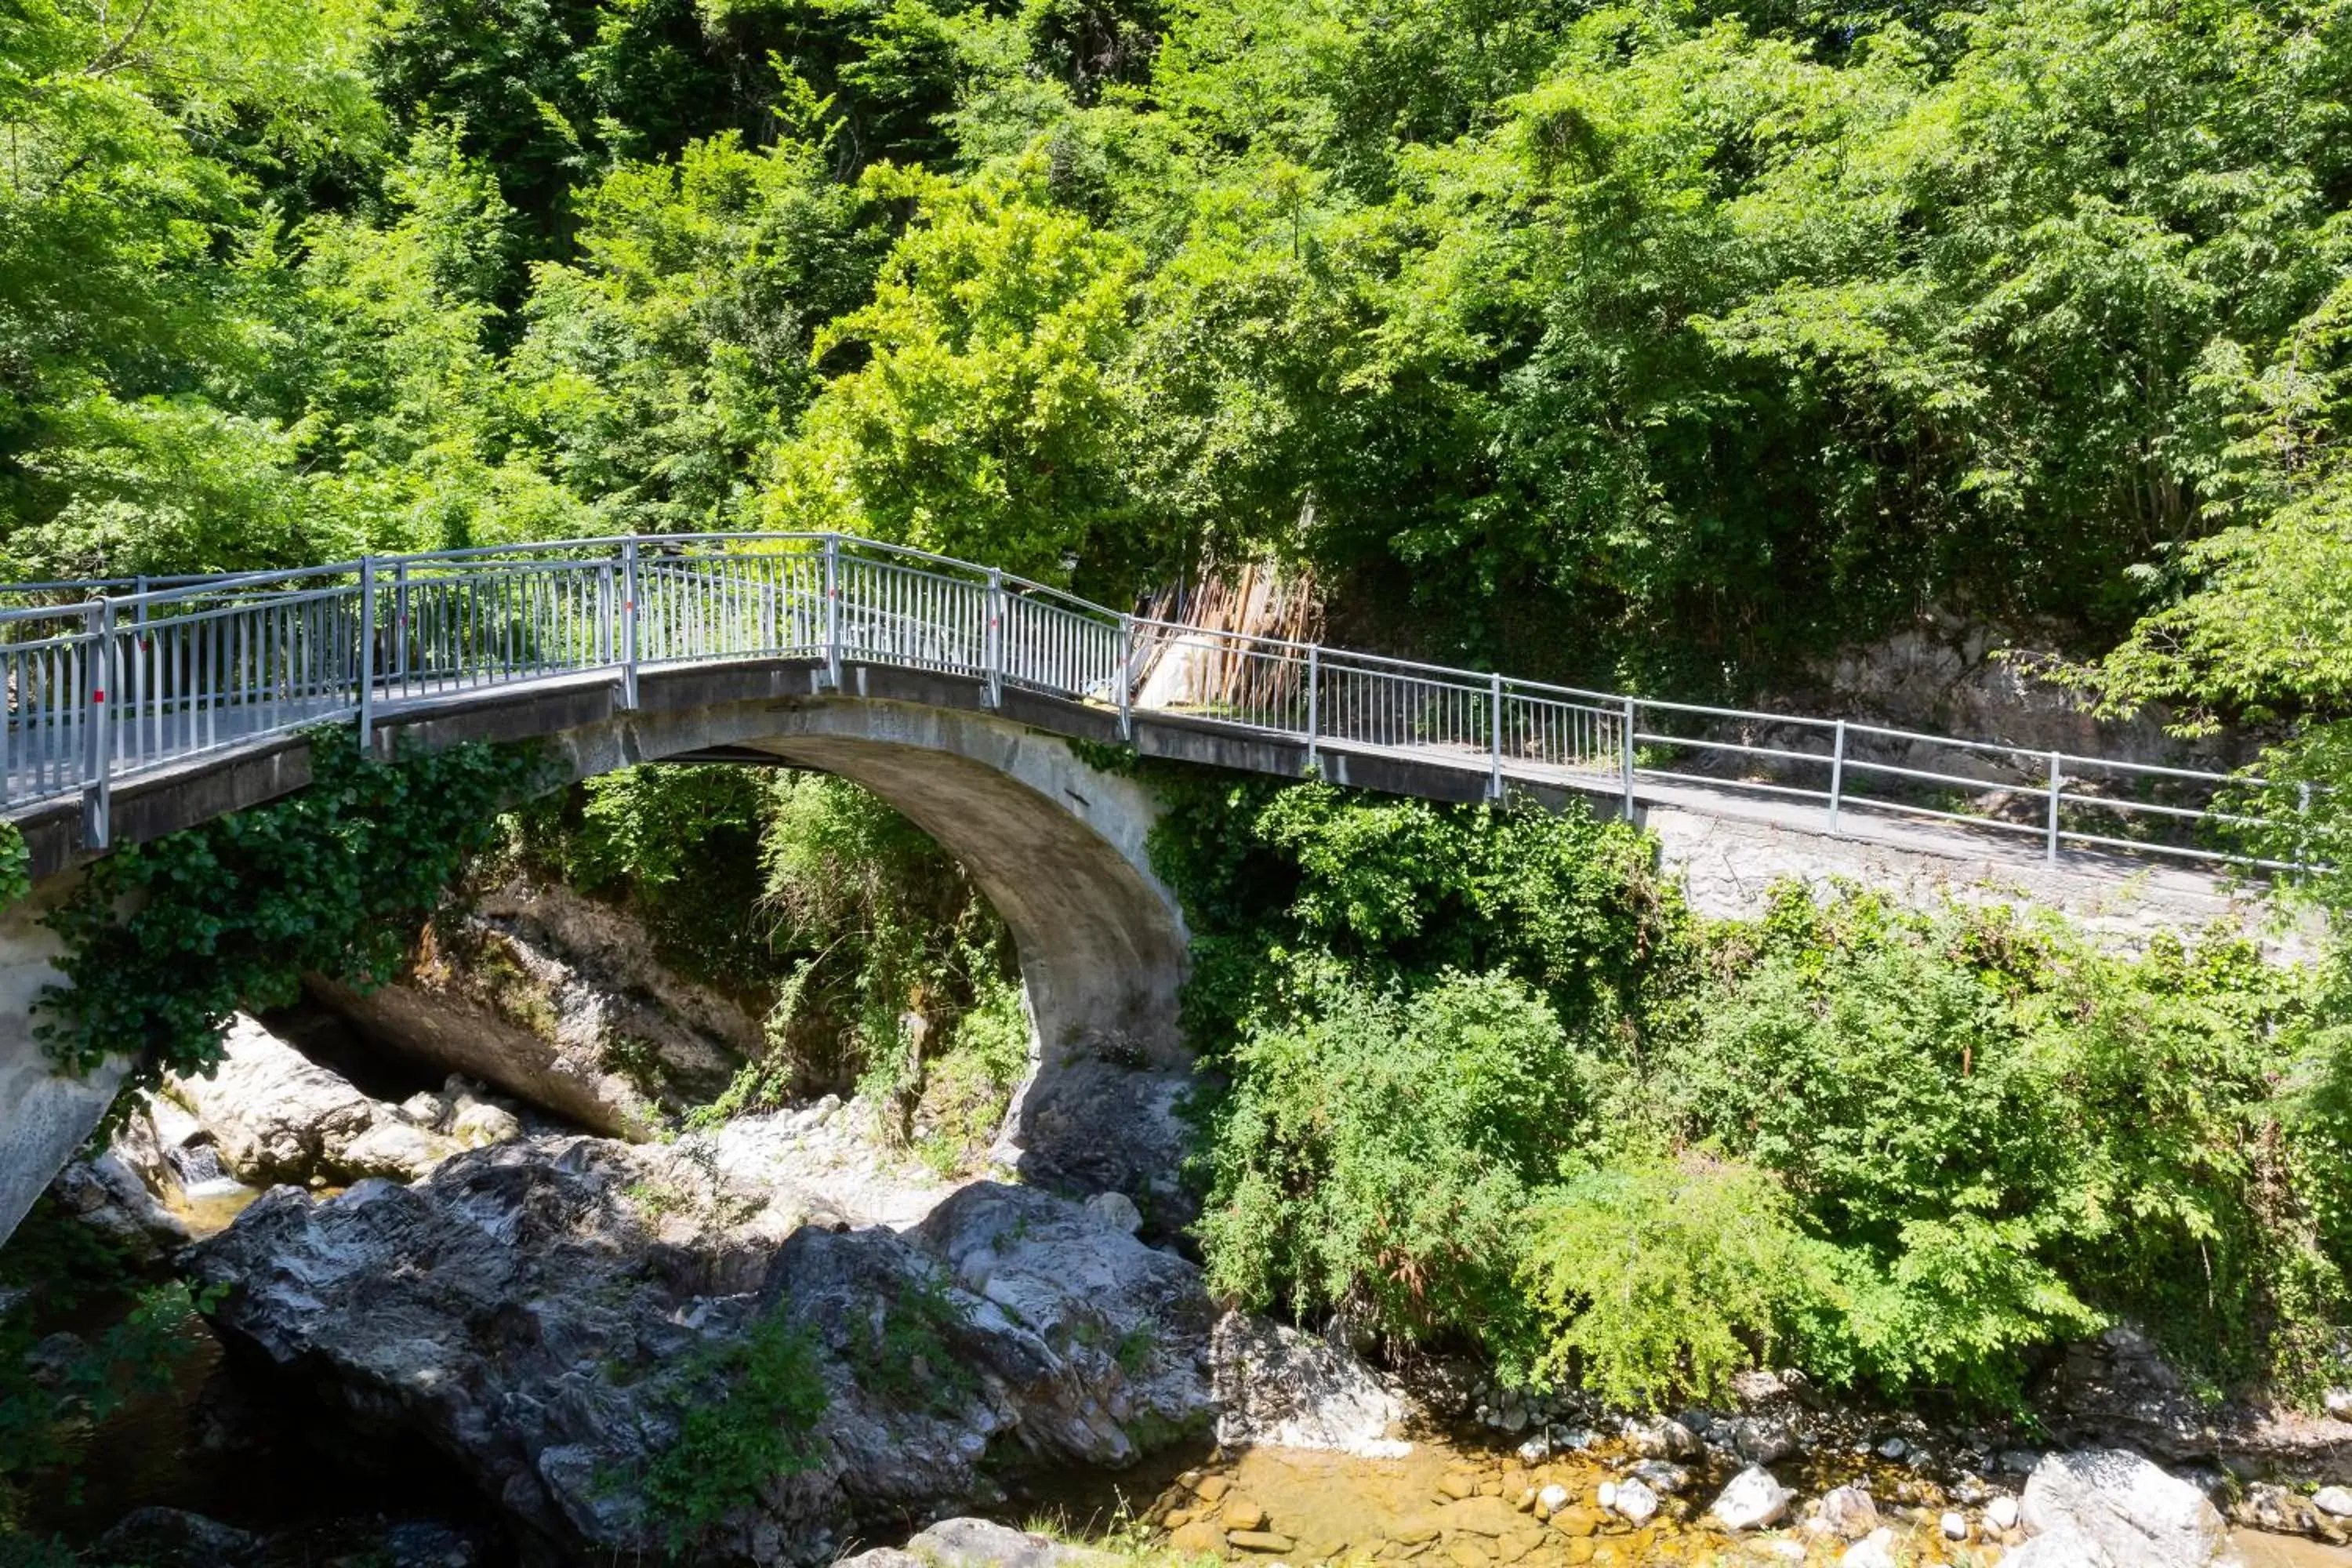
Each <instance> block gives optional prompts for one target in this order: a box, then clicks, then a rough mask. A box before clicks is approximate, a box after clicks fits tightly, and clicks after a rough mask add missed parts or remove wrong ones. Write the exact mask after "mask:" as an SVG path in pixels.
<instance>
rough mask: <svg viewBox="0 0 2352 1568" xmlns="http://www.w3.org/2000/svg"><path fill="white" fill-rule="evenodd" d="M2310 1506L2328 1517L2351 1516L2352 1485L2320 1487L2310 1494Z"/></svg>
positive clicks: (2342, 1517) (2340, 1517)
mask: <svg viewBox="0 0 2352 1568" xmlns="http://www.w3.org/2000/svg"><path fill="white" fill-rule="evenodd" d="M2311 1506H2312V1507H2314V1508H2315V1509H2317V1510H2319V1511H2320V1512H2322V1513H2324V1514H2326V1515H2328V1516H2329V1517H2330V1518H2334V1519H2344V1518H2347V1517H2352V1487H2322V1488H2320V1489H2318V1490H2317V1491H2315V1492H2314V1493H2312V1494H2311Z"/></svg>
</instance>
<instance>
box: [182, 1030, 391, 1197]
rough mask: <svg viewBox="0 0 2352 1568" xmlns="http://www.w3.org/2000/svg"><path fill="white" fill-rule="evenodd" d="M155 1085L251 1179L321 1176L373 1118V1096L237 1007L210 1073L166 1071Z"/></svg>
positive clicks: (263, 1182) (260, 1182)
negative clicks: (200, 1126) (201, 1128)
mask: <svg viewBox="0 0 2352 1568" xmlns="http://www.w3.org/2000/svg"><path fill="white" fill-rule="evenodd" d="M163 1092H164V1093H165V1094H167V1095H169V1096H170V1097H171V1098H172V1099H173V1100H177V1101H178V1102H179V1103H180V1104H181V1105H182V1106H183V1107H184V1108H185V1109H186V1110H188V1112H189V1113H190V1114H191V1115H193V1116H194V1117H195V1119H196V1120H197V1121H199V1122H202V1123H203V1124H204V1126H205V1130H206V1131H209V1132H211V1134H212V1136H213V1142H214V1145H215V1149H216V1150H217V1151H218V1152H219V1155H220V1161H221V1163H222V1164H223V1165H224V1166H226V1168H227V1169H228V1171H229V1172H230V1173H231V1174H233V1175H235V1176H236V1177H237V1178H238V1179H239V1180H240V1181H244V1182H247V1183H250V1184H254V1185H256V1186H267V1185H269V1184H273V1183H278V1182H308V1181H310V1180H311V1179H312V1178H313V1177H319V1176H323V1175H325V1174H326V1173H328V1171H329V1168H330V1167H331V1165H332V1163H333V1162H334V1160H335V1158H336V1157H337V1156H338V1155H339V1154H340V1153H341V1150H342V1148H343V1147H344V1145H346V1144H348V1143H349V1142H351V1141H352V1139H354V1138H357V1137H358V1136H360V1134H362V1133H363V1132H365V1131H367V1130H368V1129H369V1128H371V1127H373V1126H374V1125H375V1121H376V1103H375V1101H374V1100H370V1099H369V1098H368V1097H367V1096H366V1095H364V1094H362V1093H361V1092H360V1090H359V1089H356V1088H354V1087H353V1086H352V1083H351V1082H350V1080H348V1079H345V1078H343V1077H342V1076H341V1074H339V1073H335V1072H331V1071H329V1070H328V1069H327V1068H322V1067H320V1066H319V1065H318V1064H317V1063H315V1062H313V1061H311V1060H310V1058H308V1057H306V1056H304V1055H303V1054H302V1053H301V1052H299V1051H298V1050H296V1049H295V1048H294V1047H292V1046H289V1045H288V1044H287V1043H286V1042H285V1041H284V1040H282V1039H280V1038H279V1037H278V1036H277V1035H275V1034H273V1033H271V1032H270V1031H269V1029H268V1028H267V1027H266V1026H263V1025H262V1024H261V1022H260V1021H259V1020H257V1019H255V1018H250V1017H247V1016H245V1015H244V1014H242V1013H240V1014H238V1015H237V1016H236V1019H235V1020H234V1021H232V1022H231V1023H230V1025H229V1028H228V1033H227V1035H226V1037H224V1039H223V1040H222V1042H221V1058H220V1061H219V1062H218V1064H217V1065H215V1067H214V1068H213V1070H212V1071H211V1072H210V1073H206V1074H192V1073H191V1074H183V1073H174V1074H173V1075H171V1076H170V1077H169V1078H167V1079H164V1082H163Z"/></svg>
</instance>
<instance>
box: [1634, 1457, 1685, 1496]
mask: <svg viewBox="0 0 2352 1568" xmlns="http://www.w3.org/2000/svg"><path fill="white" fill-rule="evenodd" d="M1632 1473H1633V1479H1635V1480H1637V1481H1640V1482H1641V1483H1642V1484H1643V1486H1645V1487H1648V1488H1649V1489H1651V1490H1652V1491H1654V1492H1655V1493H1657V1494H1658V1495H1659V1496H1660V1497H1674V1496H1675V1495H1676V1494H1677V1493H1679V1492H1681V1491H1682V1489H1684V1488H1685V1487H1687V1486H1689V1485H1690V1472H1689V1471H1688V1470H1685V1469H1684V1468H1682V1467H1681V1466H1680V1465H1670V1464H1668V1463H1666V1461H1665V1460H1664V1459H1644V1460H1643V1461H1642V1462H1641V1463H1640V1464H1638V1465H1636V1466H1634V1467H1633V1472H1632Z"/></svg>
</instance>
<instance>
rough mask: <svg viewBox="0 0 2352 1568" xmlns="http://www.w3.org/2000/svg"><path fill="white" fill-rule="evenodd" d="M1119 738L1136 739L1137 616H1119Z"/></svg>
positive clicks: (1124, 739)
mask: <svg viewBox="0 0 2352 1568" xmlns="http://www.w3.org/2000/svg"><path fill="white" fill-rule="evenodd" d="M1118 738H1119V739H1120V740H1122V741H1132V740H1134V739H1135V617H1134V616H1119V618H1118Z"/></svg>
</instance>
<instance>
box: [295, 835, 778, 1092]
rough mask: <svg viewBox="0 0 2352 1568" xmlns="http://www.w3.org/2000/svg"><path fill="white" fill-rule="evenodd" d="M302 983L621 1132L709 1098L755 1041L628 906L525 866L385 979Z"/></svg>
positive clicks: (428, 1052) (390, 1030) (429, 1055)
mask: <svg viewBox="0 0 2352 1568" xmlns="http://www.w3.org/2000/svg"><path fill="white" fill-rule="evenodd" d="M304 984H305V988H306V989H307V990H308V992H309V994H310V995H311V997H312V998H313V999H314V1000H316V1001H318V1002H319V1003H320V1004H321V1005H325V1006H326V1007H327V1008H329V1009H330V1010H331V1011H332V1012H334V1013H337V1014H339V1015H341V1016H342V1017H344V1018H345V1019H347V1020H349V1021H350V1022H351V1023H352V1024H353V1025H354V1026H357V1027H358V1028H359V1029H360V1031H361V1032H362V1033H363V1034H367V1035H371V1036H374V1037H380V1038H383V1039H387V1040H390V1041H392V1042H393V1043H394V1044H396V1045H398V1046H400V1047H402V1048H403V1049H404V1050H405V1051H407V1052H409V1053H410V1054H411V1055H413V1056H416V1057H419V1058H423V1059H424V1060H425V1061H428V1062H432V1063H434V1064H436V1066H438V1067H439V1068H441V1069H442V1070H444V1071H446V1072H453V1073H461V1074H463V1075H465V1076H466V1077H467V1078H469V1079H478V1080H479V1081H481V1082H483V1083H488V1084H492V1085H495V1086H496V1087H498V1088H499V1089H503V1090H505V1091H506V1092H508V1093H509V1094H512V1095H514V1096H516V1097H517V1098H518V1099H520V1100H524V1101H525V1102H527V1103H529V1104H532V1105H537V1106H540V1107H542V1108H544V1109H546V1110H551V1111H554V1112H555V1113H556V1114H557V1115H559V1116H562V1117H565V1118H567V1119H569V1120H570V1121H573V1122H576V1123H577V1124H579V1125H580V1126H583V1127H588V1128H593V1129H594V1130H595V1131H599V1132H604V1133H609V1134H612V1135H614V1136H621V1137H642V1136H644V1135H645V1134H646V1132H647V1131H649V1130H650V1129H651V1128H652V1127H653V1126H654V1125H655V1124H656V1122H657V1121H660V1119H661V1117H662V1115H663V1113H664V1112H665V1111H666V1110H677V1109H681V1108H683V1107H684V1106H686V1105H687V1104H689V1103H698V1102H700V1101H701V1100H705V1099H708V1098H709V1096H711V1095H713V1094H716V1093H717V1092H718V1091H719V1090H720V1089H724V1088H725V1087H726V1085H727V1082H728V1080H729V1079H730V1078H731V1077H732V1076H733V1075H734V1073H735V1070H736V1069H737V1068H739V1067H740V1066H741V1065H742V1063H743V1061H744V1060H746V1059H747V1058H749V1057H751V1055H754V1054H756V1053H757V1052H758V1050H759V1048H760V1022H759V1019H758V1018H757V1017H756V1016H753V1015H752V1014H751V1012H750V1011H749V1010H747V1009H746V1008H745V1007H744V1006H742V1005H740V1003H738V1002H736V1001H734V1000H732V999H731V998H729V997H727V996H725V995H722V994H719V992H718V991H716V990H714V989H712V988H710V987H709V986H706V985H701V984H697V983H695V982H693V981H690V980H688V979H686V978H684V977H683V976H681V975H679V974H677V973H675V972H673V971H672V970H670V969H668V968H667V966H665V965H664V964H663V963H661V962H660V961H659V959H658V958H657V957H656V944H655V942H653V940H652V938H651V937H650V936H649V935H648V934H647V933H646V929H645V927H644V926H643V925H642V924H641V923H640V922H638V921H636V920H635V917H633V916H631V915H629V914H627V913H626V912H625V911H623V910H617V909H615V908H614V907H613V906H611V905H609V904H604V903H601V902H599V901H597V900H593V899H589V898H586V897H583V895H581V894H580V893H578V892H576V891H574V890H573V889H570V888H567V887H564V886H562V884H560V883H542V882H539V881H535V880H532V879H529V878H527V877H516V878H513V879H509V880H508V881H506V882H503V883H501V884H500V885H499V886H498V887H495V888H491V889H487V890H485V891H483V892H482V893H480V894H479V895H478V896H477V897H476V898H475V899H474V900H473V902H472V905H471V907H470V908H469V909H468V910H465V911H464V912H462V913H460V914H457V915H456V916H455V917H453V919H452V921H447V922H440V923H436V926H435V927H433V928H432V929H431V930H430V931H428V932H427V933H426V935H425V938H424V940H423V941H422V942H421V943H420V945H419V947H418V949H417V951H416V952H415V954H414V955H413V962H412V963H411V964H410V965H409V970H408V973H405V974H404V975H403V976H402V977H401V978H400V980H398V981H397V982H395V983H394V984H390V985H385V986H382V987H380V988H378V989H376V990H374V991H371V992H368V993H366V994H361V993H359V992H357V991H354V990H352V989H350V988H349V987H345V986H341V985H338V984H334V983H332V982H331V981H328V980H325V979H323V978H321V977H319V976H316V975H313V976H310V977H308V978H307V979H306V980H305V982H304ZM459 1109H462V1107H460V1108H459Z"/></svg>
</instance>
